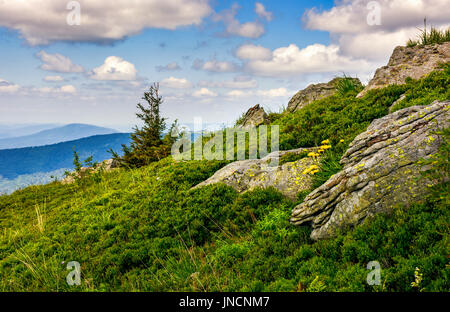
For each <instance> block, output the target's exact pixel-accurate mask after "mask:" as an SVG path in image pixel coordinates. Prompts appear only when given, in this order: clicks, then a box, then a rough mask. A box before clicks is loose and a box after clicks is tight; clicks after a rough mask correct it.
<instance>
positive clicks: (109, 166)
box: [61, 159, 120, 184]
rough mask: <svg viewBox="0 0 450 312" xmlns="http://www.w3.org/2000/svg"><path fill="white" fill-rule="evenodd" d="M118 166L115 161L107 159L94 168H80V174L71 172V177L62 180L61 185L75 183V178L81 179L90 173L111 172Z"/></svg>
mask: <svg viewBox="0 0 450 312" xmlns="http://www.w3.org/2000/svg"><path fill="white" fill-rule="evenodd" d="M119 167H120V164H119V162H118V161H117V160H115V159H107V160H104V161H102V162H101V163H98V164H97V166H95V168H92V167H81V169H80V172H79V173H78V174H77V173H75V172H73V173H72V174H71V175H68V176H67V177H65V178H64V179H62V180H61V183H62V184H71V183H74V182H75V177H78V178H83V177H84V176H86V175H88V174H89V173H92V172H94V171H96V170H100V169H103V170H104V171H112V170H114V169H116V168H119Z"/></svg>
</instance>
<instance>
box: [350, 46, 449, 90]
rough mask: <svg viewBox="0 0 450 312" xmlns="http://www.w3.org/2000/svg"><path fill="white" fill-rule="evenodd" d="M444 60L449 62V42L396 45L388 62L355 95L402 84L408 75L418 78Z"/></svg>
mask: <svg viewBox="0 0 450 312" xmlns="http://www.w3.org/2000/svg"><path fill="white" fill-rule="evenodd" d="M446 62H450V42H445V43H442V44H434V45H426V46H415V47H403V46H399V47H396V48H395V49H394V52H393V53H392V55H391V57H390V59H389V62H388V64H387V65H386V66H383V67H380V68H378V69H377V71H376V72H375V75H374V77H373V79H372V80H371V81H370V82H369V84H368V85H367V87H365V88H364V90H363V91H361V92H360V93H359V94H358V96H357V97H362V96H364V95H365V94H366V93H367V92H368V91H369V90H372V89H377V88H384V87H386V86H388V85H391V84H404V83H405V81H406V78H408V77H411V78H413V79H420V78H422V77H423V76H425V75H427V74H429V73H430V72H432V71H435V70H439V65H440V64H442V63H446Z"/></svg>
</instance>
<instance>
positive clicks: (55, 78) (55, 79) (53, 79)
mask: <svg viewBox="0 0 450 312" xmlns="http://www.w3.org/2000/svg"><path fill="white" fill-rule="evenodd" d="M44 81H47V82H61V81H64V78H63V77H61V76H45V77H44Z"/></svg>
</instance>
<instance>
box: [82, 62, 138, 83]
mask: <svg viewBox="0 0 450 312" xmlns="http://www.w3.org/2000/svg"><path fill="white" fill-rule="evenodd" d="M90 78H92V79H95V80H136V78H137V70H136V68H135V67H134V65H133V64H132V63H130V62H127V61H125V60H124V59H122V58H120V57H118V56H108V57H107V58H106V59H105V62H104V63H103V65H101V66H99V67H97V68H94V69H93V70H92V73H91V75H90Z"/></svg>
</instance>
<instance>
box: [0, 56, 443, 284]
mask: <svg viewBox="0 0 450 312" xmlns="http://www.w3.org/2000/svg"><path fill="white" fill-rule="evenodd" d="M449 84H450V64H448V63H447V64H446V65H443V66H442V68H441V69H440V70H439V71H434V72H432V73H431V74H429V75H427V76H425V77H423V78H421V79H420V80H413V79H407V80H406V83H405V84H402V85H389V86H387V87H384V88H377V89H373V90H370V91H368V92H367V94H365V95H364V96H362V97H359V98H357V97H356V95H357V94H358V93H359V92H361V91H362V87H361V86H357V85H350V86H348V88H345V89H341V90H340V91H339V92H337V93H335V94H334V95H332V96H330V97H327V98H322V99H319V100H316V101H313V102H311V103H309V104H308V105H307V106H305V107H304V108H302V109H300V110H298V111H295V112H284V113H281V114H271V115H270V116H269V119H270V121H271V122H272V124H276V125H279V126H280V149H282V150H288V149H296V148H301V147H307V148H311V147H318V146H320V145H321V144H329V146H330V147H329V148H328V147H327V150H326V151H325V152H323V156H321V160H320V163H319V165H320V166H318V167H319V170H317V173H315V174H313V175H312V185H311V187H310V188H308V189H307V190H305V191H302V192H299V193H298V194H297V199H296V200H295V201H292V200H291V199H289V198H287V197H285V196H283V194H282V193H281V192H280V191H278V190H276V189H275V188H273V187H268V188H259V187H256V188H254V189H251V190H248V191H246V192H239V191H237V190H236V189H234V188H233V187H232V186H229V185H226V184H224V183H215V184H210V185H206V186H204V187H200V188H194V189H193V187H194V186H196V185H198V184H200V183H201V182H203V181H205V180H207V179H208V178H210V177H211V176H213V175H214V173H216V172H217V171H218V170H219V169H221V168H223V167H224V166H225V165H227V164H228V162H227V161H206V160H203V161H174V160H172V159H171V158H170V157H169V158H166V159H162V160H160V161H158V162H154V163H152V164H151V165H149V166H147V167H142V168H139V169H133V170H126V169H118V170H114V171H112V172H106V173H101V172H100V173H98V174H93V175H92V176H88V177H87V178H84V179H81V180H78V181H77V182H76V183H74V184H70V185H62V184H61V183H58V182H54V183H51V184H48V185H44V186H33V187H30V188H27V189H24V190H20V191H17V192H15V193H13V194H12V195H9V196H2V197H0V228H2V229H4V230H3V231H2V232H1V233H0V259H1V260H0V273H1V274H0V290H1V291H12V290H14V291H37V290H39V291H312V292H314V291H412V292H415V291H417V292H418V291H449V290H450V274H449V269H450V267H449V258H448V239H449V237H450V236H449V234H450V232H449V227H448V220H449V219H450V211H449V209H448V205H449V201H450V194H449V192H448V189H449V184H448V183H449V182H448V180H447V181H445V180H444V181H440V180H439V181H438V182H436V183H434V184H433V185H430V187H429V192H428V193H427V195H424V196H421V198H418V199H416V200H414V201H413V202H411V203H410V205H404V204H402V203H399V204H398V205H396V207H395V210H394V212H393V213H391V214H390V215H386V214H377V215H374V216H372V217H371V218H367V220H365V221H364V222H363V223H362V224H360V225H358V226H356V227H353V228H346V229H345V230H342V231H338V232H337V233H336V235H335V236H333V237H330V238H329V239H324V240H319V241H313V240H312V239H311V238H310V235H311V227H310V226H308V225H304V226H294V225H292V224H291V223H290V222H289V219H290V217H291V211H292V210H293V208H294V207H296V206H297V205H299V204H301V203H302V202H303V201H304V199H305V197H306V196H307V195H308V194H309V193H310V192H311V191H313V190H314V189H315V188H317V187H319V186H321V185H323V184H324V183H325V182H326V181H327V180H328V179H329V178H330V177H331V176H332V175H334V174H336V173H337V172H339V171H340V170H341V169H342V168H343V166H342V164H341V163H340V162H339V160H340V159H341V157H342V156H343V155H344V153H345V152H346V151H347V149H348V148H349V146H351V142H353V141H354V140H355V138H357V136H358V135H360V134H361V133H363V132H364V131H366V130H367V128H368V126H369V125H370V124H372V123H373V124H375V125H376V124H377V122H376V120H378V119H380V118H382V117H384V116H386V115H388V114H389V111H390V110H391V111H399V110H400V109H402V108H408V107H413V106H417V107H421V106H428V105H430V104H431V103H433V102H434V101H436V100H439V101H445V100H450V90H449V88H448V86H449ZM402 95H404V96H403V97H402ZM399 99H401V100H400V101H398V100H399ZM374 121H375V122H374ZM449 139H450V138H449V133H448V129H445V130H444V134H442V139H440V140H442V141H441V142H442V145H441V147H440V149H439V151H438V152H437V153H435V155H434V156H433V159H432V160H431V161H425V163H424V166H425V167H424V170H423V173H422V174H423V175H424V176H423V177H422V176H420V175H419V176H417V177H415V178H416V179H422V178H424V177H425V175H426V174H432V175H436V174H437V175H439V174H440V173H442V172H444V174H446V173H445V168H446V170H448V151H449V146H450V145H449ZM322 142H326V143H322ZM327 146H328V145H327ZM69 147H70V145H68V148H69ZM70 149H71V147H70ZM296 157H297V158H296V159H287V160H286V162H295V161H297V160H298V155H297V156H296ZM300 157H307V156H305V155H300ZM3 159H5V158H3ZM0 163H1V162H0ZM430 168H431V169H430ZM433 168H434V169H433ZM6 169H7V168H4V169H3V170H6ZM392 185H395V184H392ZM392 191H393V192H394V191H395V188H393V190H392ZM68 261H78V262H79V263H80V265H81V272H82V282H81V285H80V286H69V285H67V284H66V283H65V282H64V281H65V277H66V275H67V270H66V267H65V263H66V262H68ZM371 261H378V262H379V263H380V265H381V266H382V271H381V272H382V275H381V283H380V284H379V285H373V286H372V285H369V284H368V283H367V273H368V270H367V268H366V267H367V265H368V263H369V262H371ZM418 274H423V275H422V276H423V278H421V279H418V278H417V276H418ZM415 276H416V277H415ZM412 282H415V284H414V283H412Z"/></svg>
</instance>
